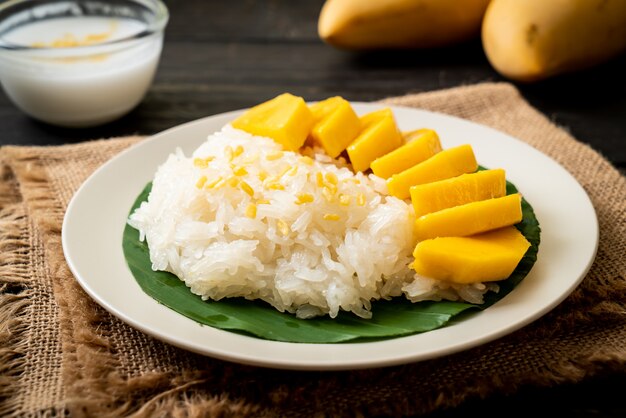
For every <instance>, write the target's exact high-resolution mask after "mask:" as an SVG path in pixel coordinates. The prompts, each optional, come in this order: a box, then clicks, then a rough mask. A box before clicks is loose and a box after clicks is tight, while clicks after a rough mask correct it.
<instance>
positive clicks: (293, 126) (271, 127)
mask: <svg viewBox="0 0 626 418" xmlns="http://www.w3.org/2000/svg"><path fill="white" fill-rule="evenodd" d="M314 121H315V120H314V118H313V114H312V113H311V110H309V107H308V106H307V104H306V103H305V101H304V99H303V98H302V97H299V96H294V95H292V94H290V93H283V94H281V95H278V96H276V97H274V98H273V99H271V100H268V101H265V102H263V103H261V104H258V105H256V106H254V107H252V108H250V109H248V110H247V111H246V112H244V114H242V115H241V116H239V117H238V118H237V119H235V120H234V121H232V122H231V125H232V126H233V128H236V129H241V130H242V131H246V132H248V133H250V134H252V135H257V136H265V137H268V138H272V139H273V140H275V141H276V142H278V143H279V144H281V145H282V146H283V147H285V149H287V150H289V151H297V150H298V149H299V148H300V147H301V146H302V145H303V144H304V141H305V140H306V138H307V137H308V135H309V132H310V131H311V128H312V127H313V123H314Z"/></svg>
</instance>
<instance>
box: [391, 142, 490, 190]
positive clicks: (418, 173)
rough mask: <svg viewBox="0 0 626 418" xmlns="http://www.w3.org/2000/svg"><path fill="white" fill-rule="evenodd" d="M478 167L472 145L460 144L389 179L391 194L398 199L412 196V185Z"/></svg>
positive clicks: (454, 175)
mask: <svg viewBox="0 0 626 418" xmlns="http://www.w3.org/2000/svg"><path fill="white" fill-rule="evenodd" d="M477 169H478V163H477V162H476V156H475V155H474V151H473V149H472V147H471V145H468V144H465V145H459V146H457V147H453V148H448V149H446V150H443V151H441V152H438V153H436V154H435V155H433V156H432V157H430V158H429V159H427V160H426V161H422V162H421V163H419V164H416V165H414V166H413V167H411V168H409V169H406V170H404V171H401V172H400V173H397V174H394V175H392V176H391V177H390V178H389V179H387V188H388V189H389V194H391V195H392V196H395V197H397V198H398V199H406V198H408V197H409V196H410V191H409V190H410V188H411V186H415V185H417V184H424V183H430V182H433V181H438V180H443V179H448V178H451V177H456V176H459V175H461V174H465V173H473V172H474V171H476V170H477Z"/></svg>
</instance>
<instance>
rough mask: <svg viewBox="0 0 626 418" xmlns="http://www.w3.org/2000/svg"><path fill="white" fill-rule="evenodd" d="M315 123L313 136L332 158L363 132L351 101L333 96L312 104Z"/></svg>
mask: <svg viewBox="0 0 626 418" xmlns="http://www.w3.org/2000/svg"><path fill="white" fill-rule="evenodd" d="M310 109H311V112H312V113H313V118H314V119H315V125H313V130H312V131H311V137H312V138H313V140H314V141H315V142H317V143H318V144H319V145H321V146H322V147H323V148H324V150H325V151H326V153H327V154H328V155H329V156H331V157H332V158H335V157H337V156H338V155H339V154H341V152H342V151H343V150H345V149H346V147H347V146H348V145H349V144H350V143H351V142H352V141H353V140H354V138H356V136H357V135H358V134H359V132H361V121H360V120H359V117H358V116H357V115H356V113H354V110H353V109H352V106H351V105H350V103H349V102H348V101H347V100H345V99H343V98H341V97H339V96H335V97H331V98H329V99H326V100H323V101H321V102H318V103H315V104H313V105H311V106H310Z"/></svg>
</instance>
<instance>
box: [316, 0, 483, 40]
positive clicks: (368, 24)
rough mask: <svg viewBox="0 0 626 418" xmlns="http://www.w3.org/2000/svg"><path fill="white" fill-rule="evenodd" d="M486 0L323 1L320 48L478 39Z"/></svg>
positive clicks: (319, 24)
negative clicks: (328, 45) (321, 44)
mask: <svg viewBox="0 0 626 418" xmlns="http://www.w3.org/2000/svg"><path fill="white" fill-rule="evenodd" d="M488 3H489V0H327V1H326V3H324V6H323V7H322V10H321V12H320V16H319V20H318V33H319V36H320V38H322V40H324V41H325V42H326V43H328V44H330V45H333V46H336V47H340V48H345V49H377V48H430V47H438V46H444V45H450V44H453V43H457V42H461V41H466V40H469V39H471V38H474V37H478V36H479V34H480V24H481V22H482V18H483V15H484V13H485V9H486V7H487V4H488Z"/></svg>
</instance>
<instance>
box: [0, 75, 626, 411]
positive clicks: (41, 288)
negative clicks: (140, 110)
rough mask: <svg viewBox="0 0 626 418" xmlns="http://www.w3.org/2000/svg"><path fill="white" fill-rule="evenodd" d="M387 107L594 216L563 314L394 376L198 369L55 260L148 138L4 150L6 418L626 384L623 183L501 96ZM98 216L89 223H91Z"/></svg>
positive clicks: (418, 399)
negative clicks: (524, 174)
mask: <svg viewBox="0 0 626 418" xmlns="http://www.w3.org/2000/svg"><path fill="white" fill-rule="evenodd" d="M384 102H385V103H389V104H395V105H404V106H412V107H416V108H422V109H428V110H432V111H437V112H442V113H447V114H451V115H455V116H459V117H462V118H466V119H469V120H472V121H475V122H479V123H482V124H485V125H488V126H491V127H493V128H496V129H499V130H501V131H504V132H507V133H509V134H511V135H513V136H515V137H517V138H520V139H521V140H523V141H526V142H527V143H529V144H530V145H532V146H533V147H535V148H537V149H538V150H540V151H542V152H543V153H545V154H547V155H549V156H550V157H552V158H553V159H555V160H556V161H558V162H559V163H560V164H561V165H563V167H565V168H566V169H567V170H568V171H569V172H570V173H571V174H572V175H573V176H574V177H575V178H576V179H577V180H578V181H579V182H580V184H581V185H582V186H583V187H584V189H585V190H586V192H587V193H588V194H589V196H590V198H591V200H592V202H593V205H594V207H595V209H596V212H597V216H598V220H599V224H600V244H599V249H598V253H597V257H596V260H595V262H594V264H593V266H592V267H591V270H590V271H589V273H588V274H587V276H586V277H585V278H584V280H583V281H582V283H581V284H580V286H578V287H577V288H576V289H575V290H574V292H573V293H572V294H571V295H570V296H569V297H568V298H567V299H566V300H565V301H564V302H562V303H561V304H560V305H559V306H557V307H556V308H555V309H554V310H552V311H551V312H549V313H548V314H546V315H545V316H543V317H542V318H540V319H538V320H537V321H535V322H533V323H532V324H530V325H528V326H526V327H524V328H522V329H520V330H519V331H516V332H514V333H512V334H510V335H508V336H505V337H502V338H500V339H498V340H496V341H493V342H491V343H488V344H485V345H481V346H479V347H476V348H473V349H470V350H467V351H463V352H460V353H457V354H453V355H448V356H445V357H440V358H437V359H434V360H429V361H424V362H419V363H414V364H407V365H402V366H394V367H386V368H373V369H367V370H351V371H340V372H337V371H335V372H299V371H285V370H272V369H268V368H258V367H252V366H244V365H238V364H234V363H229V362H224V361H220V360H216V359H212V358H209V357H204V356H201V355H197V354H192V353H190V352H187V351H184V350H181V349H178V348H175V347H173V346H170V345H168V344H165V343H162V342H159V341H157V340H155V339H153V338H151V337H149V336H147V335H145V334H143V333H142V332H140V331H137V330H135V329H134V328H131V327H130V326H127V325H126V324H124V323H123V322H121V321H120V320H118V319H117V318H116V317H114V316H112V315H110V314H109V313H107V312H106V311H105V310H104V309H102V308H101V307H100V306H99V305H97V304H96V303H95V302H94V301H92V300H91V299H90V298H89V297H88V296H87V295H86V294H85V293H84V292H83V291H82V289H81V287H80V286H79V285H78V283H77V281H76V279H75V278H74V277H73V276H72V274H71V273H70V271H69V269H68V267H67V265H66V262H65V258H64V255H63V251H62V247H61V226H62V221H63V216H64V213H65V209H66V207H67V205H68V202H69V201H70V199H71V198H72V196H73V194H74V192H75V191H76V190H77V188H78V187H79V186H80V185H81V184H82V182H83V181H84V180H85V179H86V178H87V177H88V176H89V175H90V174H91V173H92V172H93V171H94V170H95V169H96V168H98V167H99V166H100V165H102V164H103V163H105V162H106V161H107V160H108V159H110V158H111V157H113V156H114V155H116V154H118V153H119V152H121V151H122V150H124V149H126V148H127V147H129V146H131V145H132V144H134V143H136V142H138V141H141V140H142V138H140V137H132V138H112V139H105V140H97V141H89V142H84V143H80V144H74V145H65V146H58V147H15V146H6V147H3V148H2V149H0V179H1V180H0V415H1V416H19V417H22V416H58V415H66V414H69V415H70V416H79V417H80V416H115V417H120V416H175V417H186V416H281V417H283V416H285V417H288V416H302V415H303V416H312V415H315V416H344V415H345V416H354V415H376V416H401V415H409V414H411V415H416V414H420V413H427V412H431V411H434V410H440V409H443V408H446V407H453V406H456V405H459V404H460V403H462V402H464V401H466V400H468V399H472V398H486V397H489V396H493V395H495V394H505V393H511V392H515V391H518V390H520V389H521V388H523V387H529V386H532V387H540V386H554V385H559V384H562V383H565V382H577V381H580V380H582V379H584V378H586V377H589V376H593V375H597V374H599V373H607V372H622V373H623V371H624V370H625V367H624V366H625V364H626V315H625V314H624V312H626V281H625V274H624V271H625V267H626V259H625V257H624V255H625V254H626V244H625V239H624V238H625V237H626V222H625V221H624V220H625V219H626V200H625V197H626V179H625V178H624V177H623V176H622V175H620V173H619V172H618V171H617V170H616V169H615V168H614V167H613V166H612V165H611V164H610V163H609V162H608V161H607V160H606V159H605V158H603V157H602V156H601V155H599V154H598V153H597V152H596V151H594V150H592V149H591V148H590V147H588V146H586V145H584V144H582V143H580V142H578V141H577V140H575V139H574V138H572V137H571V136H570V135H569V134H568V133H567V132H566V131H565V130H564V129H561V128H559V127H558V126H555V125H554V124H553V123H552V122H551V121H550V120H549V119H548V118H546V117H545V116H544V115H542V114H540V113H539V112H537V111H536V110H535V109H533V108H532V107H531V106H530V105H529V104H528V103H527V102H525V101H524V99H523V98H522V97H521V96H520V94H519V93H518V91H517V90H516V89H515V88H514V87H513V86H512V85H510V84H507V83H486V84H478V85H472V86H463V87H458V88H454V89H450V90H442V91H435V92H428V93H421V94H415V95H410V96H405V97H397V98H389V99H387V100H385V101H384ZM529 169H532V168H531V167H529ZM106 198H107V197H106V196H103V199H106ZM93 216H94V222H97V221H98V220H97V218H98V214H94V215H93ZM572 227H575V225H573V226H572Z"/></svg>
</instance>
